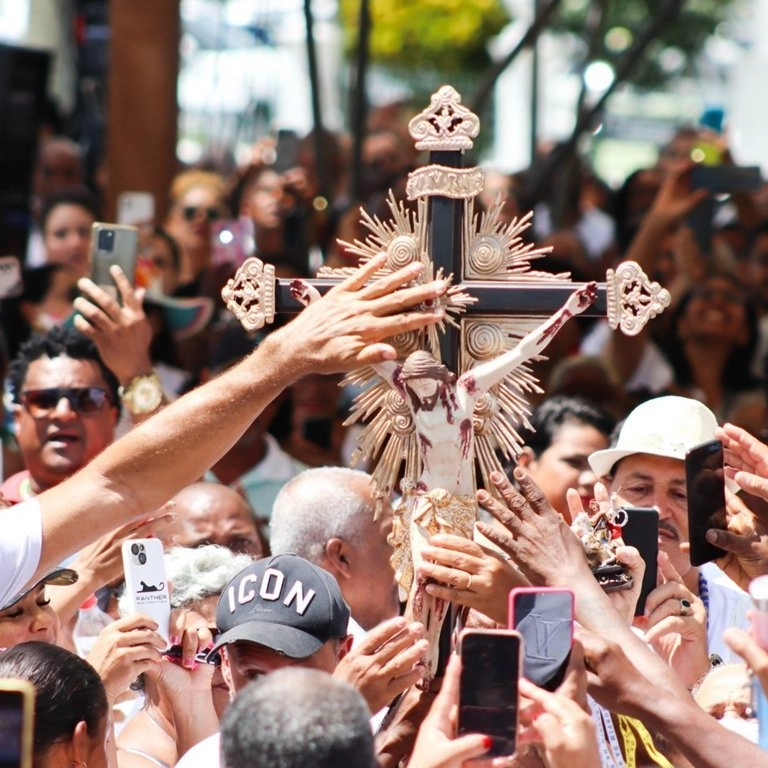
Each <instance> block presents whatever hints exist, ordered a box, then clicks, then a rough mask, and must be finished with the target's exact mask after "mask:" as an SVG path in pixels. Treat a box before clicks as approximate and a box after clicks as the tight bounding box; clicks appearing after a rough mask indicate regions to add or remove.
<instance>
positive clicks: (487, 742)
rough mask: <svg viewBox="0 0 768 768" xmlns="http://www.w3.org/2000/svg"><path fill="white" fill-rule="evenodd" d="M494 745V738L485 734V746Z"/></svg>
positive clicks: (485, 747)
mask: <svg viewBox="0 0 768 768" xmlns="http://www.w3.org/2000/svg"><path fill="white" fill-rule="evenodd" d="M492 746H493V739H492V738H491V737H490V736H483V748H484V749H490V748H491V747H492Z"/></svg>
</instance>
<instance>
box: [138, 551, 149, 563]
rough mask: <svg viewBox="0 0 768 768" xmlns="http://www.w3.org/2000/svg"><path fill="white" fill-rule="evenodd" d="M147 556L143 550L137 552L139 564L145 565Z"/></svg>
mask: <svg viewBox="0 0 768 768" xmlns="http://www.w3.org/2000/svg"><path fill="white" fill-rule="evenodd" d="M146 562H147V556H146V555H145V554H144V553H143V552H139V564H140V565H146Z"/></svg>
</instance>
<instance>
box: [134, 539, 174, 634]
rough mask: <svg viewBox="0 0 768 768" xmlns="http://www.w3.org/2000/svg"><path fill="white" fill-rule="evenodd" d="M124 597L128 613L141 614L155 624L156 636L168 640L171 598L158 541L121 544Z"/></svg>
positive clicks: (135, 541) (141, 540)
mask: <svg viewBox="0 0 768 768" xmlns="http://www.w3.org/2000/svg"><path fill="white" fill-rule="evenodd" d="M122 553H123V570H124V571H125V596H126V598H127V600H128V601H129V603H130V606H131V613H143V614H145V615H146V616H149V617H150V618H152V619H154V620H155V621H156V622H157V633H158V634H159V635H161V636H162V637H163V638H164V639H165V641H166V642H168V641H169V635H170V623H171V599H170V595H169V591H168V579H167V578H166V576H165V560H164V558H163V545H162V542H161V541H160V539H131V540H130V541H125V542H123V547H122Z"/></svg>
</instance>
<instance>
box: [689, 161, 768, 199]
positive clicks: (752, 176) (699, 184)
mask: <svg viewBox="0 0 768 768" xmlns="http://www.w3.org/2000/svg"><path fill="white" fill-rule="evenodd" d="M762 184H763V179H762V174H761V172H760V168H759V166H756V165H755V166H737V165H703V164H700V165H697V166H695V167H694V168H693V169H692V170H691V188H692V189H706V190H707V191H709V192H711V193H712V194H713V195H724V194H730V193H733V192H751V191H752V190H755V189H758V188H759V187H761V186H762Z"/></svg>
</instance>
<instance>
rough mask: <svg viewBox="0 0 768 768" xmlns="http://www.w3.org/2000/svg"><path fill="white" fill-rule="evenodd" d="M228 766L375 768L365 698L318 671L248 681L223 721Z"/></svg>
mask: <svg viewBox="0 0 768 768" xmlns="http://www.w3.org/2000/svg"><path fill="white" fill-rule="evenodd" d="M221 751H222V763H223V765H224V766H226V768H259V766H265V768H266V767H267V766H269V768H337V767H338V766H342V765H343V766H344V768H375V765H376V759H375V757H374V748H373V733H372V731H371V728H370V726H369V725H368V708H367V707H366V704H365V701H364V700H363V698H362V696H361V695H360V694H359V693H358V692H357V691H356V690H355V689H354V688H353V687H352V686H351V685H348V684H347V683H344V682H341V681H339V680H336V679H334V678H333V677H331V676H330V675H328V674H325V673H324V672H321V671H319V670H316V669H300V668H290V667H289V668H286V669H281V670H278V671H276V672H273V673H272V674H270V675H269V676H268V677H266V678H265V679H264V680H261V681H256V682H253V683H249V684H248V685H247V686H246V687H245V688H244V689H243V690H242V691H241V692H240V693H239V694H238V696H237V698H236V699H235V701H234V702H233V703H232V704H231V705H230V707H229V709H227V711H226V713H225V714H224V717H223V718H222V721H221Z"/></svg>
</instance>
